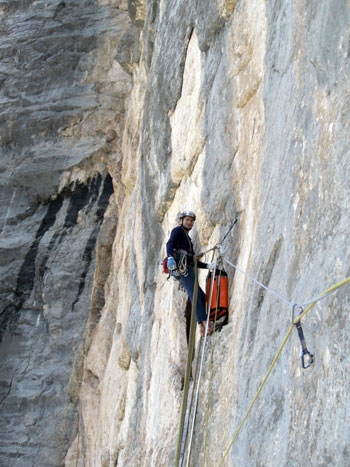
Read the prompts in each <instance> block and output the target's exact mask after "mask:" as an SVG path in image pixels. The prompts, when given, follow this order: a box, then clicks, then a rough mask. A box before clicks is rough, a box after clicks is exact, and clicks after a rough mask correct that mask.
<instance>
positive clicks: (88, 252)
mask: <svg viewBox="0 0 350 467" xmlns="http://www.w3.org/2000/svg"><path fill="white" fill-rule="evenodd" d="M94 187H96V185H95V186H94ZM112 193H113V183H112V178H111V176H110V175H109V174H107V176H106V178H105V180H104V184H103V189H102V193H101V195H100V197H99V199H98V202H97V210H96V217H97V225H96V227H95V229H94V230H93V231H92V232H91V235H90V237H89V239H88V241H87V243H86V246H85V250H84V253H83V271H82V273H81V276H80V281H79V288H78V292H77V296H76V298H75V300H74V302H73V304H72V310H74V307H75V305H76V304H77V302H78V301H79V298H80V296H81V294H82V292H83V290H84V287H85V279H86V276H87V273H88V271H89V267H90V263H91V260H92V256H93V252H94V250H95V245H96V239H97V234H98V232H99V229H100V225H101V223H102V221H103V216H104V213H105V211H106V208H107V206H108V202H109V198H110V196H111V194H112Z"/></svg>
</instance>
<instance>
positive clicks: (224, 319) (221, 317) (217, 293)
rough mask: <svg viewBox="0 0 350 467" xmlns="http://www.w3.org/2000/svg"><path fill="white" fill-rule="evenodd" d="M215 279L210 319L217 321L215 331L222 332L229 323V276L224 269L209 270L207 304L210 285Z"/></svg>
mask: <svg viewBox="0 0 350 467" xmlns="http://www.w3.org/2000/svg"><path fill="white" fill-rule="evenodd" d="M212 280H213V281H214V286H213V292H212V297H211V302H210V308H209V310H210V311H209V312H210V318H209V319H210V321H212V322H213V323H215V331H218V332H220V331H221V329H222V327H223V326H225V324H227V323H228V277H227V274H226V271H225V270H224V269H215V271H214V272H212V271H209V273H208V276H207V281H206V298H207V304H208V302H209V300H210V286H211V283H212Z"/></svg>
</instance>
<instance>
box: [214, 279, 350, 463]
mask: <svg viewBox="0 0 350 467" xmlns="http://www.w3.org/2000/svg"><path fill="white" fill-rule="evenodd" d="M349 282H350V277H347V278H346V279H344V280H342V281H340V282H338V283H337V284H335V285H333V286H332V287H330V288H329V289H327V290H325V291H324V292H322V293H321V295H320V297H319V298H318V299H315V300H314V301H313V302H312V303H310V304H309V305H308V307H307V308H305V310H304V311H303V312H302V313H301V314H300V315H299V316H298V317H297V318H296V319H295V320H293V322H292V324H291V326H290V328H289V329H288V332H287V334H286V337H285V338H284V339H283V342H282V344H281V346H280V348H279V349H278V351H277V354H276V356H275V358H274V359H273V360H272V363H271V365H270V368H269V369H268V370H267V373H266V375H265V377H264V379H263V381H262V383H261V384H260V386H259V389H258V390H257V393H256V394H255V396H254V398H253V400H252V401H251V403H250V405H249V407H248V409H247V411H246V413H245V415H244V417H243V419H242V421H241V423H240V424H239V426H238V428H237V430H236V432H235V434H234V436H233V439H232V441H231V442H230V444H229V445H228V447H227V449H226V450H225V452H224V454H223V456H222V458H221V461H220V464H219V466H220V465H222V463H223V461H224V459H225V458H226V456H227V454H228V453H229V451H230V449H231V448H232V446H233V444H234V442H235V441H236V439H237V437H238V435H239V433H240V431H241V429H242V427H243V425H244V423H245V421H246V420H247V418H248V415H249V413H250V411H251V410H252V408H253V406H254V404H255V402H256V400H257V399H258V397H259V395H260V393H261V391H262V388H263V387H264V385H265V383H266V381H267V379H268V377H269V376H270V374H271V372H272V370H273V367H274V366H275V364H276V362H277V360H278V358H279V356H280V355H281V352H282V350H283V348H284V346H285V345H286V343H287V341H288V339H289V337H290V335H291V333H292V331H293V328H294V326H295V324H296V323H298V321H300V320H301V319H302V318H303V317H304V316H306V315H307V314H308V313H309V311H310V310H311V309H312V308H313V307H314V306H315V305H316V303H317V301H318V300H320V299H321V298H323V296H324V295H328V294H329V293H331V292H334V291H335V290H336V289H339V287H342V286H343V285H345V284H347V283H349Z"/></svg>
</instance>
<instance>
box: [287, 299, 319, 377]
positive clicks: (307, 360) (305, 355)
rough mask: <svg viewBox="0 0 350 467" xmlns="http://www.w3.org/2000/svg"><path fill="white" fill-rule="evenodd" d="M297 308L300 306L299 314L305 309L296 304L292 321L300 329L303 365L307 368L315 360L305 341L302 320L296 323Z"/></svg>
mask: <svg viewBox="0 0 350 467" xmlns="http://www.w3.org/2000/svg"><path fill="white" fill-rule="evenodd" d="M295 308H299V310H300V312H299V316H300V315H301V314H302V312H303V311H304V310H303V309H302V307H301V306H298V305H294V306H293V311H292V323H293V324H294V325H295V327H296V328H297V331H298V336H299V340H300V345H301V366H302V367H303V368H304V369H305V368H309V366H311V365H312V364H313V362H314V356H313V355H312V354H311V353H310V352H309V351H308V349H307V347H306V342H305V337H304V333H303V328H302V327H301V322H300V319H299V320H298V321H297V322H296V323H294V310H295Z"/></svg>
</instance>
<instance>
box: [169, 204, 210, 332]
mask: <svg viewBox="0 0 350 467" xmlns="http://www.w3.org/2000/svg"><path fill="white" fill-rule="evenodd" d="M195 220H196V215H195V213H194V212H192V211H183V212H182V213H181V214H180V216H179V221H180V225H178V226H177V227H175V228H174V229H173V230H172V231H171V234H170V237H169V240H168V242H167V244H166V251H167V257H168V260H167V266H168V269H169V271H170V274H171V275H172V276H173V277H175V278H176V279H178V280H179V281H180V283H181V285H182V286H183V287H184V288H185V290H186V292H187V294H188V296H189V298H190V300H191V302H192V300H193V290H194V282H195V274H194V256H195V253H194V249H193V243H192V240H191V237H190V236H189V232H190V230H191V229H192V227H193V224H194V222H195ZM197 264H198V267H199V268H201V269H210V268H211V267H212V266H213V265H212V264H207V263H203V262H202V261H198V262H197ZM196 318H197V323H198V325H199V332H200V335H201V336H202V337H203V336H204V335H205V329H206V325H207V312H206V302H205V293H204V292H203V290H202V289H201V288H200V287H199V286H198V298H197V309H196ZM213 330H214V323H213V322H212V321H209V323H208V331H207V334H208V335H210V334H212V333H213Z"/></svg>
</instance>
